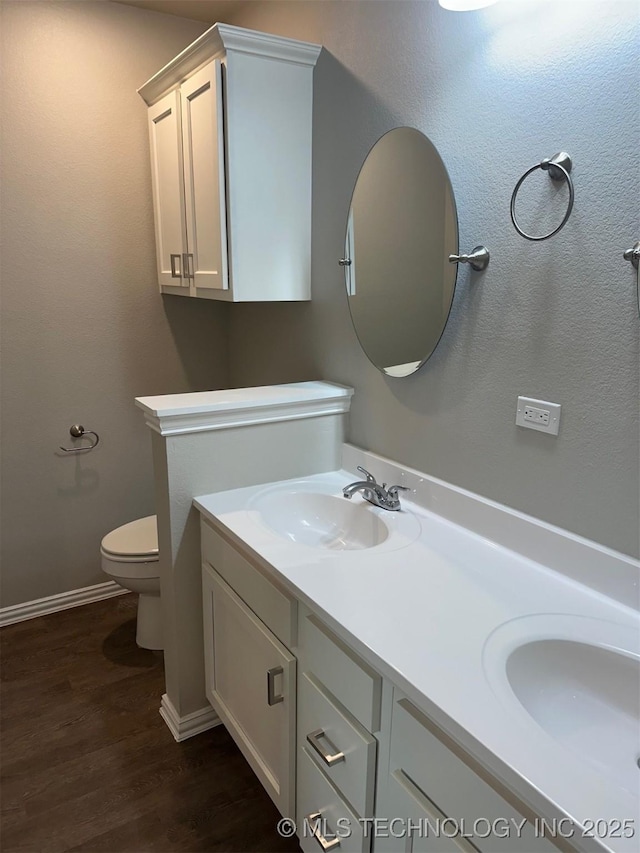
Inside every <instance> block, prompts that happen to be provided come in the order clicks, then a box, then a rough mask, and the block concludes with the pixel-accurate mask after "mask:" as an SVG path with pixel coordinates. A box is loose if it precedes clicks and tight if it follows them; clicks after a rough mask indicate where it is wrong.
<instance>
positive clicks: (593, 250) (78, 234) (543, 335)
mask: <svg viewBox="0 0 640 853" xmlns="http://www.w3.org/2000/svg"><path fill="white" fill-rule="evenodd" d="M237 8H238V13H237V14H236V15H235V18H233V19H229V22H230V23H235V24H239V25H244V26H248V27H254V28H257V29H264V30H266V31H271V32H275V33H279V34H282V35H289V36H293V37H298V38H303V39H308V40H311V41H317V42H321V43H322V44H324V45H325V46H326V48H327V50H326V51H325V52H324V53H323V54H322V56H321V57H320V61H319V63H318V67H317V69H316V97H315V119H314V120H315V131H314V188H313V189H314V208H313V213H314V233H313V237H314V248H313V301H312V302H311V303H308V304H297V305H296V304H291V305H234V306H226V305H218V304H216V303H208V302H207V303H204V302H195V301H188V300H180V299H177V298H171V297H164V298H161V297H159V296H158V293H157V291H156V283H155V261H154V255H153V251H154V249H153V225H152V209H151V190H150V176H149V166H148V153H147V135H146V134H147V132H146V118H145V110H144V106H143V104H142V102H141V101H140V99H139V98H138V96H137V95H136V92H135V90H136V88H137V87H138V86H139V85H140V84H141V83H142V82H143V81H144V80H145V79H146V78H147V77H148V76H149V75H150V74H152V73H153V72H154V71H156V70H157V69H158V68H159V67H161V66H162V65H163V64H164V63H165V62H167V61H168V60H169V59H171V58H172V57H173V56H174V55H175V54H176V53H177V52H178V51H179V50H181V49H182V48H183V47H185V46H186V45H187V44H188V43H189V42H190V41H191V40H192V39H193V38H195V37H196V36H197V35H198V34H199V33H200V32H202V31H203V30H204V29H205V25H203V24H201V23H197V22H194V21H186V20H184V19H181V18H176V17H172V16H167V15H162V14H156V13H150V12H146V11H141V10H138V9H133V8H130V7H126V6H121V5H118V4H114V3H106V2H82V3H77V2H68V3H58V2H46V3H36V2H28V3H24V2H3V3H2V11H3V40H4V45H3V69H2V78H3V89H4V93H3V111H4V122H3V140H2V153H3V172H2V189H3V198H2V215H3V223H2V226H3V234H2V286H3V293H2V326H3V329H2V333H3V334H2V339H3V353H2V368H3V376H2V392H3V407H2V416H3V423H2V426H3V431H2V451H3V472H2V487H3V498H4V500H3V506H2V512H3V529H2V551H3V558H4V559H3V566H2V581H3V598H2V605H3V606H8V605H11V604H14V603H17V602H21V601H25V600H30V599H33V598H38V597H42V596H46V595H51V594H54V593H57V592H62V591H65V590H68V589H73V588H77V587H81V586H85V585H88V584H91V583H96V582H100V581H101V580H103V579H104V578H103V576H102V575H101V574H100V571H99V558H98V553H97V548H98V543H99V541H100V538H101V536H102V535H103V534H104V532H106V531H107V530H109V529H112V528H113V527H115V526H116V525H118V524H121V523H123V522H125V521H128V520H130V519H132V518H134V517H136V516H140V515H144V514H147V513H150V512H152V511H153V509H154V506H153V495H152V474H151V453H150V442H149V438H148V435H147V432H146V429H145V427H144V426H143V424H142V419H141V417H140V414H139V412H137V411H136V410H135V409H134V407H133V405H132V398H133V397H134V396H135V395H140V394H143V395H148V394H157V393H170V392H178V391H184V390H192V389H193V390H195V389H202V388H215V387H224V386H226V385H251V384H262V383H270V382H286V381H295V380H300V379H307V378H316V377H321V378H328V379H332V380H334V381H338V382H344V383H346V384H351V385H353V386H354V387H355V389H356V396H355V398H354V401H353V407H352V416H351V430H350V438H351V440H352V441H353V442H355V443H356V444H359V445H361V446H363V447H366V448H369V449H371V450H374V451H377V452H379V453H382V454H385V455H388V456H390V457H392V458H395V459H398V460H399V461H401V462H404V463H406V464H409V465H413V466H415V467H417V468H419V469H423V470H425V471H427V472H429V473H431V474H434V475H436V476H439V477H442V478H443V479H445V480H448V481H450V482H453V483H458V484H460V485H462V486H464V487H466V488H469V489H471V490H473V491H476V492H479V493H480V494H483V495H487V496H489V497H491V498H494V499H496V500H498V501H502V502H504V503H506V504H509V505H511V506H515V507H517V508H519V509H521V510H524V511H525V512H528V513H531V514H533V515H535V516H537V517H540V518H544V519H547V520H549V521H551V522H553V523H555V524H559V525H561V526H563V527H566V528H568V529H569V530H574V531H576V532H578V533H581V534H584V535H586V536H588V537H590V538H592V539H595V540H597V541H599V542H602V543H604V544H606V545H610V546H612V547H614V548H617V549H619V550H621V551H624V552H627V553H631V554H638V550H639V543H638V501H639V485H638V479H639V474H638V472H639V467H640V466H639V460H638V454H639V434H638V364H639V357H638V328H639V325H638V320H637V318H636V315H635V307H634V299H635V294H634V286H633V279H632V276H631V268H630V266H629V265H628V264H626V263H624V262H623V261H622V260H621V258H620V254H621V252H622V250H623V249H624V248H626V247H628V246H630V245H631V244H632V243H633V242H634V241H635V240H636V239H638V237H639V236H640V235H639V234H638V221H639V219H640V210H639V202H638V186H637V183H638V173H639V165H640V164H639V159H638V158H639V156H640V144H639V143H640V115H639V112H638V86H639V84H640V80H639V73H640V72H639V71H638V63H637V59H638V51H639V47H638V14H637V4H636V3H635V2H628V3H627V2H616V3H609V2H604V0H602V2H596V3H592V2H583V3H581V4H579V14H577V13H576V4H575V3H572V2H570V0H563V2H557V0H556V2H552V3H543V2H542V0H534V2H518V3H514V2H510V3H507V2H502V3H498V4H497V5H496V6H494V7H492V8H491V9H489V10H486V11H484V12H478V13H470V14H466V15H456V14H453V13H448V12H445V11H443V10H441V9H440V8H439V7H438V6H437V4H436V3H435V2H432V0H427V1H426V2H417V3H412V2H406V1H405V0H403V2H348V3H345V2H339V3H332V2H321V3H316V2H304V3H282V2H268V3H267V2H263V3H253V4H248V6H246V7H245V6H244V4H243V7H237ZM478 104H480V108H479V107H478V106H477V105H478ZM397 125H411V126H414V127H417V128H418V129H420V130H422V131H423V132H424V133H426V134H427V135H428V136H429V137H430V138H431V139H432V140H433V142H434V143H435V144H436V145H437V147H438V148H439V150H440V153H441V155H442V157H443V159H444V161H445V164H446V165H447V168H448V169H449V172H450V175H451V178H452V183H453V187H454V191H455V193H456V199H457V203H458V212H459V217H460V238H461V248H462V249H463V250H468V249H470V248H471V247H472V246H474V245H476V243H478V242H486V244H487V245H488V246H489V248H490V249H491V252H492V262H491V266H490V268H489V270H488V271H487V273H486V274H485V275H484V276H481V277H478V276H472V275H470V274H469V271H468V270H466V269H463V270H461V274H460V279H459V283H458V290H457V294H456V298H455V301H454V307H453V313H452V318H451V321H450V324H449V326H448V327H447V330H446V332H445V335H444V337H443V340H442V342H441V344H440V346H439V348H438V350H437V351H436V353H435V355H434V356H433V357H432V359H431V360H430V361H429V363H428V364H427V365H426V366H425V367H424V368H422V370H420V371H419V372H418V373H417V374H415V375H414V376H413V377H410V378H408V379H396V380H393V379H390V378H385V377H383V376H382V375H381V374H379V373H378V372H377V371H376V370H375V368H373V367H372V366H371V365H370V363H369V361H368V360H367V358H366V357H365V355H364V354H363V353H362V352H361V350H360V349H359V347H358V344H357V341H356V338H355V335H354V333H353V331H352V328H351V325H350V321H349V316H348V310H347V306H346V299H345V295H344V292H343V282H342V276H341V272H340V270H339V268H338V266H337V263H336V261H337V258H338V257H340V256H341V251H342V247H343V242H344V225H345V222H346V217H347V210H348V205H349V198H350V195H351V191H352V188H353V184H354V182H355V179H356V175H357V173H358V170H359V168H360V165H361V163H362V161H363V159H364V157H365V155H366V153H367V151H368V150H369V148H370V147H371V145H372V144H373V142H375V140H376V139H377V138H378V137H379V136H380V135H382V133H384V132H385V131H387V130H388V129H390V128H391V127H394V126H397ZM559 148H565V149H566V150H568V151H569V152H570V153H571V154H572V156H573V157H574V161H575V168H574V176H575V180H576V187H577V200H576V207H575V210H574V213H573V215H572V217H571V220H570V222H569V225H568V226H567V228H566V229H565V230H564V231H563V232H562V234H560V235H559V236H558V237H556V238H554V239H552V240H550V241H549V242H546V243H543V244H529V243H526V242H525V241H524V240H522V239H521V238H519V237H518V236H517V235H516V234H515V232H514V231H513V229H512V227H511V225H510V222H509V219H508V204H509V197H510V194H511V190H512V187H513V185H514V183H515V181H516V179H517V178H518V177H519V175H520V174H521V173H522V172H523V171H524V169H525V168H527V167H528V166H530V165H532V164H533V163H534V162H536V160H538V159H540V158H541V157H543V156H546V155H548V154H551V153H553V152H555V151H556V150H558V149H559ZM534 186H536V187H539V189H538V192H537V194H536V191H535V189H534ZM557 195H558V198H557V202H558V204H561V201H562V198H561V193H558V194H557ZM547 197H548V191H547V189H545V186H544V184H543V183H542V182H540V183H539V184H537V185H533V184H532V187H531V190H530V198H531V204H530V205H529V207H530V208H531V210H532V211H534V212H535V216H536V217H539V218H540V221H539V224H540V227H543V226H544V222H543V221H542V218H543V213H544V209H545V204H546V199H547ZM553 213H554V215H555V214H556V213H557V209H555V208H554V210H553ZM532 216H533V213H532ZM530 221H531V220H530ZM536 224H538V222H536ZM229 324H230V330H229V331H230V352H231V355H232V358H231V364H230V365H229V364H228V358H227V355H228V350H227V326H228V325H229ZM229 366H230V368H231V369H230V372H229V370H228V367H229ZM519 393H522V394H527V395H530V396H537V397H542V398H544V399H550V400H554V401H557V402H560V403H562V404H563V422H562V427H561V433H560V436H559V438H558V439H553V438H550V437H548V436H544V435H542V434H539V433H535V432H532V431H523V430H520V429H516V427H515V426H514V424H513V420H514V416H515V402H516V396H517V395H518V394H519ZM74 421H80V422H82V423H84V424H85V426H87V427H89V428H94V429H97V430H98V431H99V432H100V435H101V437H102V442H101V445H100V447H99V448H98V449H97V450H96V451H94V452H93V453H90V454H87V455H82V456H76V457H64V456H62V455H57V454H56V448H57V446H58V444H60V443H64V442H65V440H66V439H67V438H68V436H67V430H68V427H69V425H70V424H71V423H73V422H74Z"/></svg>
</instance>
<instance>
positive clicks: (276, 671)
mask: <svg viewBox="0 0 640 853" xmlns="http://www.w3.org/2000/svg"><path fill="white" fill-rule="evenodd" d="M283 673H284V669H283V668H282V667H281V666H274V667H272V668H271V669H268V670H267V704H268V705H279V704H280V702H284V696H283V695H282V693H281V694H280V696H276V688H275V681H276V678H277V677H278V676H279V675H282V674H283Z"/></svg>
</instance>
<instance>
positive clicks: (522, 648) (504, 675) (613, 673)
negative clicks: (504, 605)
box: [484, 615, 640, 794]
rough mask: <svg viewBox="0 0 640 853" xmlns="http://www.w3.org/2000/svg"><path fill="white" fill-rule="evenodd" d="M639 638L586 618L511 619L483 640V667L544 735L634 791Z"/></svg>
mask: <svg viewBox="0 0 640 853" xmlns="http://www.w3.org/2000/svg"><path fill="white" fill-rule="evenodd" d="M639 636H640V635H639V634H638V632H637V630H634V629H633V628H632V627H628V626H624V625H618V624H615V623H610V622H605V621H600V620H597V619H590V618H587V617H578V616H560V615H548V616H544V615H540V616H537V617H536V616H532V617H525V618H522V619H516V620H514V621H513V622H511V623H506V625H503V626H501V628H498V629H497V631H496V632H494V634H493V635H492V637H491V638H490V640H489V641H488V643H487V644H486V645H485V655H484V666H485V672H486V673H487V675H488V677H489V681H490V682H491V683H492V686H493V688H494V690H495V691H496V692H497V693H498V694H499V695H500V698H501V699H502V700H503V703H506V704H510V705H511V709H513V708H515V707H516V703H517V704H518V705H519V706H520V708H521V710H522V711H524V712H525V713H526V715H527V716H528V717H529V719H530V720H532V721H533V722H535V723H537V725H538V726H539V727H540V728H541V729H542V730H543V731H544V732H545V733H546V734H547V735H548V736H550V737H551V738H553V739H554V740H555V741H556V742H558V743H561V744H562V745H563V746H564V747H566V748H567V749H569V750H571V751H572V752H573V753H574V754H577V755H578V756H580V758H581V759H582V761H584V762H586V763H587V764H589V765H591V767H592V768H593V769H595V770H597V771H598V772H599V773H600V774H601V775H603V776H606V777H607V778H608V779H609V780H610V781H611V782H614V783H615V784H616V785H618V786H620V787H622V788H624V789H626V790H627V791H629V792H632V793H634V794H636V793H637V792H638V790H639V788H640V770H639V767H638V760H639V758H640V649H639V648H638V643H639Z"/></svg>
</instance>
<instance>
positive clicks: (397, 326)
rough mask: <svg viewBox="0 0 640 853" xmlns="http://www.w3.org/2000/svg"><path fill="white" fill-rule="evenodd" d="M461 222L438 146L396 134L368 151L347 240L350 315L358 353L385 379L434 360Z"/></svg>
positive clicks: (408, 131) (411, 133) (402, 130)
mask: <svg viewBox="0 0 640 853" xmlns="http://www.w3.org/2000/svg"><path fill="white" fill-rule="evenodd" d="M457 253H458V220H457V216H456V205H455V199H454V197H453V190H452V188H451V182H450V181H449V176H448V174H447V170H446V169H445V166H444V163H443V162H442V160H441V158H440V155H439V154H438V152H437V150H436V148H435V146H434V145H433V144H432V143H431V142H430V141H429V140H428V139H427V137H426V136H424V135H423V134H422V133H420V131H418V130H414V129H413V128H410V127H399V128H396V129H395V130H390V131H389V132H388V133H385V135H384V136H383V137H381V138H380V139H379V140H378V141H377V142H376V144H375V145H374V146H373V148H372V149H371V151H370V152H369V154H368V156H367V159H366V160H365V161H364V164H363V166H362V168H361V169H360V173H359V175H358V180H357V181H356V185H355V189H354V191H353V196H352V197H351V206H350V208H349V219H348V222H347V234H346V239H345V257H344V259H343V260H341V261H340V263H341V265H343V266H344V270H345V282H346V287H347V296H348V301H349V310H350V312H351V319H352V320H353V326H354V328H355V331H356V335H357V336H358V340H359V341H360V345H361V346H362V349H363V350H364V351H365V353H366V354H367V356H368V357H369V359H370V360H371V361H372V362H373V364H375V366H376V367H377V368H379V369H380V370H382V371H383V372H384V373H386V374H387V375H388V376H409V375H410V374H411V373H414V372H415V371H416V370H418V368H419V367H421V366H422V365H423V364H424V362H425V361H426V360H427V359H428V358H429V356H430V355H431V354H432V353H433V351H434V350H435V348H436V346H437V345H438V341H439V340H440V338H441V336H442V333H443V331H444V327H445V326H446V323H447V319H448V317H449V312H450V310H451V303H452V302H453V294H454V290H455V284H456V274H457V264H450V263H449V255H450V254H457Z"/></svg>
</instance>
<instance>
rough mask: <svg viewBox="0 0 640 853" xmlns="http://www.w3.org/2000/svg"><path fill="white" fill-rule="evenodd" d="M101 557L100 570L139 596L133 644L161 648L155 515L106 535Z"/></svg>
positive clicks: (124, 525)
mask: <svg viewBox="0 0 640 853" xmlns="http://www.w3.org/2000/svg"><path fill="white" fill-rule="evenodd" d="M100 555H101V557H102V571H103V572H105V574H107V575H109V577H110V578H111V579H112V580H114V581H115V582H116V583H117V584H120V586H122V587H124V588H125V589H129V590H131V592H137V593H138V625H137V628H136V643H137V644H138V645H139V646H141V647H142V648H143V649H163V648H164V646H163V643H162V611H161V607H160V570H159V563H158V525H157V519H156V516H155V515H148V516H147V517H146V518H138V519H136V520H135V521H130V522H129V523H128V524H123V525H122V527H117V528H116V529H115V530H112V531H111V532H110V533H107V535H106V536H105V537H104V539H103V540H102V542H101V543H100Z"/></svg>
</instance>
